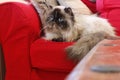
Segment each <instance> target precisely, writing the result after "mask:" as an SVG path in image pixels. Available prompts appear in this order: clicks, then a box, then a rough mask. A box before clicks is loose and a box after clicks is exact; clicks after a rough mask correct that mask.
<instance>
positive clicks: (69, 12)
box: [64, 7, 74, 16]
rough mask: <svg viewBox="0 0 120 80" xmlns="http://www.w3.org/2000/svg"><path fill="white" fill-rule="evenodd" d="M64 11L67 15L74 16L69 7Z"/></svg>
mask: <svg viewBox="0 0 120 80" xmlns="http://www.w3.org/2000/svg"><path fill="white" fill-rule="evenodd" d="M64 10H65V12H66V13H68V14H69V15H71V16H74V15H73V12H72V9H71V8H70V7H66V8H65V9H64Z"/></svg>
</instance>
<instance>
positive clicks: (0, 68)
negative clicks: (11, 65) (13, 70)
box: [0, 46, 5, 80]
mask: <svg viewBox="0 0 120 80" xmlns="http://www.w3.org/2000/svg"><path fill="white" fill-rule="evenodd" d="M0 80H5V62H4V56H3V53H2V48H1V46H0Z"/></svg>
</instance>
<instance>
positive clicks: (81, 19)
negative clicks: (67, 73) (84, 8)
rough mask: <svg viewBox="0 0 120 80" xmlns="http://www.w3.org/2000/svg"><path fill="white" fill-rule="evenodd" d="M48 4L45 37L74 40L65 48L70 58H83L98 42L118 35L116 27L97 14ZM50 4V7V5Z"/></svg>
mask: <svg viewBox="0 0 120 80" xmlns="http://www.w3.org/2000/svg"><path fill="white" fill-rule="evenodd" d="M40 4H41V5H44V7H45V6H46V7H47V8H48V9H46V10H47V11H48V12H47V15H46V17H45V24H44V27H43V28H44V33H45V36H44V39H46V40H53V41H64V42H73V41H75V44H73V45H71V46H68V47H67V48H66V49H65V50H66V52H67V53H68V56H69V58H72V59H74V60H81V59H82V58H83V57H84V56H85V55H86V54H87V53H88V52H89V51H90V50H91V49H92V48H93V47H94V46H95V45H96V44H97V43H99V42H100V41H102V40H103V39H107V38H115V37H117V35H116V33H115V29H114V27H112V26H111V24H110V23H109V22H108V21H107V20H106V19H103V18H100V17H97V16H96V15H84V14H80V13H79V14H77V13H74V12H73V11H72V9H71V7H66V6H58V5H57V6H52V7H50V6H49V4H47V3H44V4H43V3H40ZM48 6H49V7H48Z"/></svg>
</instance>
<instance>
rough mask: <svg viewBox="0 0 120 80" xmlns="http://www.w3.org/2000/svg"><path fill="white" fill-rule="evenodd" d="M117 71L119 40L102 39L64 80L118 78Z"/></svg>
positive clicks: (119, 60) (119, 53)
mask: <svg viewBox="0 0 120 80" xmlns="http://www.w3.org/2000/svg"><path fill="white" fill-rule="evenodd" d="M100 66H102V68H100ZM115 68H117V69H118V70H117V69H115ZM119 72H120V40H103V41H101V42H100V43H98V44H97V45H96V46H95V47H94V48H93V49H92V50H91V51H90V52H89V53H88V54H87V55H86V56H85V57H84V58H83V60H82V61H81V62H79V64H78V65H77V66H76V67H75V69H74V70H73V71H72V72H71V74H70V75H69V76H68V78H67V79H66V80H119V79H120V73H119Z"/></svg>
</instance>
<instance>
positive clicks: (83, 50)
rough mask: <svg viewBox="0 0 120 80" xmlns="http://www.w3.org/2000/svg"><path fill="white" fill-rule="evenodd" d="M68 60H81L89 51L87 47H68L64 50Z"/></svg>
mask: <svg viewBox="0 0 120 80" xmlns="http://www.w3.org/2000/svg"><path fill="white" fill-rule="evenodd" d="M65 51H66V52H67V55H68V58H70V59H73V60H75V61H79V60H81V59H83V57H84V56H85V55H86V54H87V53H88V52H89V51H90V50H89V47H88V46H69V47H67V48H66V49H65Z"/></svg>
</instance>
